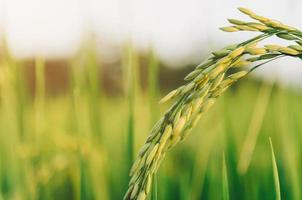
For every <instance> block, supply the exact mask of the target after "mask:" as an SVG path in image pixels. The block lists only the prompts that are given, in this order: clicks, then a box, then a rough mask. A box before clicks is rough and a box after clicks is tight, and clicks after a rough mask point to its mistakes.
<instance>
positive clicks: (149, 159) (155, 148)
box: [146, 143, 158, 165]
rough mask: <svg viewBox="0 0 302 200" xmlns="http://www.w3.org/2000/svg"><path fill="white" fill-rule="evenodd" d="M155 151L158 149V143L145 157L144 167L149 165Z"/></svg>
mask: <svg viewBox="0 0 302 200" xmlns="http://www.w3.org/2000/svg"><path fill="white" fill-rule="evenodd" d="M157 149H158V143H157V144H156V145H155V146H154V147H153V149H152V150H151V151H150V153H149V155H148V156H147V159H146V165H149V164H150V163H151V162H152V160H153V158H154V156H155V154H156V151H157Z"/></svg>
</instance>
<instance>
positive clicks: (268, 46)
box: [264, 44, 282, 51]
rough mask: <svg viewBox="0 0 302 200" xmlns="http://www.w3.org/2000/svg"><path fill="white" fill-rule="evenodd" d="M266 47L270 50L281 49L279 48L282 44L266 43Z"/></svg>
mask: <svg viewBox="0 0 302 200" xmlns="http://www.w3.org/2000/svg"><path fill="white" fill-rule="evenodd" d="M264 47H265V48H266V50H268V51H279V49H280V48H282V46H280V45H276V44H269V45H264Z"/></svg>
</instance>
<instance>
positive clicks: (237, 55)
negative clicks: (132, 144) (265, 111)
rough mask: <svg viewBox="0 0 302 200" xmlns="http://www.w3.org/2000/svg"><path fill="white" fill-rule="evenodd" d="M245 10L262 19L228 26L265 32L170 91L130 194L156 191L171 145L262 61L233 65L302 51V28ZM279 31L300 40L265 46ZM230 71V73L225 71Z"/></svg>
mask: <svg viewBox="0 0 302 200" xmlns="http://www.w3.org/2000/svg"><path fill="white" fill-rule="evenodd" d="M239 10H240V11H241V12H242V13H244V14H247V15H249V16H250V17H251V18H253V19H256V20H258V21H259V22H261V23H258V22H243V21H240V20H234V19H230V20H229V22H230V23H232V24H234V25H235V26H231V27H225V28H222V29H225V31H230V32H233V31H238V30H240V29H241V30H253V31H256V30H257V31H259V32H260V33H261V35H259V36H257V37H254V38H252V39H250V40H247V41H244V42H242V43H240V44H235V45H231V46H227V47H224V48H223V49H221V50H219V51H215V52H213V53H212V54H213V56H211V57H210V58H209V59H208V60H206V61H205V62H203V63H202V64H200V65H198V66H197V67H196V68H195V70H194V71H193V72H192V73H190V74H189V75H188V76H187V77H186V80H187V81H190V82H188V83H186V84H185V85H183V86H181V87H179V88H178V89H176V90H174V91H172V92H170V93H169V94H168V95H166V96H165V97H164V98H163V99H162V100H161V102H166V101H168V100H170V99H173V98H176V97H179V98H177V100H176V102H175V103H174V104H173V106H172V107H171V108H170V109H169V110H168V111H167V112H166V113H165V115H164V117H163V118H162V119H161V120H159V122H158V123H157V124H156V125H155V126H154V128H153V129H152V130H151V135H150V136H149V137H148V138H147V142H146V143H145V145H144V146H143V147H142V148H141V150H140V151H139V154H138V157H137V160H136V161H135V162H134V164H133V167H132V169H131V171H130V175H131V176H132V177H131V180H130V182H129V189H128V190H127V192H126V195H125V197H124V199H125V200H131V199H135V200H143V199H146V198H147V195H148V194H149V192H150V187H151V186H150V185H151V183H152V176H153V174H155V173H156V171H157V169H158V167H159V166H160V163H161V161H162V160H163V159H164V157H165V155H166V151H167V150H168V149H170V148H172V147H173V146H175V145H176V144H177V143H178V142H179V141H181V140H183V139H184V138H185V137H187V135H188V133H189V132H190V130H191V129H192V128H193V127H194V126H196V123H197V121H198V120H199V118H200V117H201V116H202V114H204V113H205V112H206V111H207V110H208V109H209V108H210V107H211V106H212V105H213V104H214V103H215V101H216V99H217V98H218V97H219V96H220V95H221V94H222V93H223V92H224V91H225V90H226V89H227V88H228V87H230V86H231V85H232V84H234V83H235V82H236V81H237V80H239V79H241V78H243V77H244V76H246V75H247V74H248V73H249V72H251V71H252V70H254V69H255V68H256V67H258V66H260V65H256V66H254V67H253V68H251V69H248V70H240V71H238V72H233V71H234V70H229V69H230V68H231V67H244V66H246V65H247V64H251V65H253V64H254V62H256V61H261V60H266V62H268V61H270V60H273V59H275V58H278V57H279V56H291V57H298V58H301V57H302V39H300V38H301V37H302V33H301V31H299V30H297V29H295V28H292V27H290V26H287V25H284V24H282V23H281V22H278V21H275V20H271V19H268V18H265V17H262V16H259V15H256V14H255V13H253V12H252V11H250V10H248V9H245V8H240V9H239ZM262 32H264V33H262ZM281 33H282V34H281ZM274 35H276V36H277V37H279V38H281V39H284V40H292V41H295V42H296V43H297V45H290V46H288V47H284V46H280V45H265V46H264V47H261V46H263V45H262V44H261V43H260V41H262V40H264V39H266V38H267V37H271V36H274ZM294 38H295V39H294ZM258 43H259V45H261V46H260V47H256V45H257V44H258ZM261 64H262V63H261ZM225 72H226V73H227V74H230V75H228V76H227V77H225V75H224V74H225ZM142 169H144V170H142Z"/></svg>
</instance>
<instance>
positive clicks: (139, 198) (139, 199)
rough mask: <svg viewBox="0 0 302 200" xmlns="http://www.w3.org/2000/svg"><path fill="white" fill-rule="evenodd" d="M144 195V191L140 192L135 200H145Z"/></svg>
mask: <svg viewBox="0 0 302 200" xmlns="http://www.w3.org/2000/svg"><path fill="white" fill-rule="evenodd" d="M146 197H147V196H146V193H145V192H144V191H142V192H140V193H139V195H138V196H137V200H145V199H146Z"/></svg>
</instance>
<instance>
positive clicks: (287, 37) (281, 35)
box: [276, 33, 297, 40]
mask: <svg viewBox="0 0 302 200" xmlns="http://www.w3.org/2000/svg"><path fill="white" fill-rule="evenodd" d="M276 35H277V37H279V38H281V39H285V40H296V39H297V38H296V37H295V36H293V35H291V34H289V33H277V34H276Z"/></svg>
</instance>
